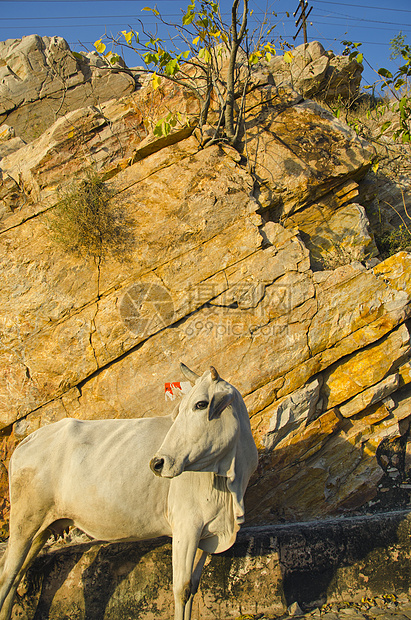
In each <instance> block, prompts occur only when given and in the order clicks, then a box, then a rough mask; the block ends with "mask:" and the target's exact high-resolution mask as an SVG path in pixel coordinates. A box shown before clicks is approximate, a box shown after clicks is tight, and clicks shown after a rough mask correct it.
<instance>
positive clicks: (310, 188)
mask: <svg viewBox="0 0 411 620" xmlns="http://www.w3.org/2000/svg"><path fill="white" fill-rule="evenodd" d="M35 40H36V45H37V43H39V41H38V39H35ZM39 45H40V47H41V44H40V43H39ZM50 45H51V43H50ZM17 47H18V46H17ZM35 49H36V54H37V51H38V49H37V47H36V48H35ZM59 49H60V48H59ZM39 53H40V52H39ZM41 54H43V52H41ZM41 57H42V58H43V57H44V54H43V56H41ZM270 71H271V70H270V67H269V66H268V67H265V68H264V70H261V68H260V69H259V73H258V75H257V74H256V76H257V77H256V82H255V84H254V85H253V89H250V93H249V94H248V96H247V101H246V120H245V124H246V133H245V135H244V139H243V144H242V148H243V150H242V152H241V153H239V152H238V151H236V150H234V149H232V148H230V147H227V146H225V145H223V144H222V145H216V144H214V145H211V146H208V147H207V145H206V146H205V147H203V146H202V144H204V135H205V133H206V132H203V133H202V134H200V131H199V130H198V129H195V122H194V121H195V114H196V104H195V101H193V100H192V99H191V98H190V97H187V96H185V95H183V94H182V93H181V91H180V90H179V89H177V88H175V87H174V86H170V85H163V86H162V87H161V88H160V89H159V90H158V91H155V92H153V91H152V90H151V86H145V87H143V88H141V89H140V90H138V91H135V92H133V93H130V94H127V95H126V96H124V97H122V98H120V99H111V100H109V101H106V102H105V103H104V102H103V103H100V104H99V105H98V106H88V107H87V105H86V106H85V107H81V108H78V109H74V110H72V111H70V112H67V113H66V114H64V116H61V117H60V118H58V120H56V121H55V122H54V123H53V124H51V125H50V127H49V128H48V129H46V130H45V131H44V132H43V133H42V134H41V135H40V136H39V137H37V138H35V139H34V140H31V141H30V142H29V143H28V144H19V147H20V148H18V150H15V151H14V152H10V153H9V154H7V155H5V156H4V157H3V159H2V160H1V161H0V169H1V175H2V186H1V188H0V216H1V221H0V239H1V244H0V253H1V260H0V270H1V280H2V288H1V291H0V298H1V302H0V305H1V307H2V308H3V309H4V312H3V314H2V317H1V325H0V332H1V352H0V428H1V429H2V430H1V453H0V454H1V470H0V485H1V488H2V493H3V497H4V501H3V504H2V507H1V509H2V512H3V520H7V515H8V501H7V497H6V485H7V465H8V461H9V458H10V455H11V453H12V451H13V449H14V447H15V446H16V444H17V443H18V442H19V441H20V440H21V439H22V438H24V437H25V436H27V434H28V433H30V432H32V431H34V430H35V429H36V428H38V427H39V426H42V425H44V424H49V423H51V422H54V421H56V420H59V419H61V418H63V417H66V416H72V417H76V418H81V419H84V418H91V419H95V418H109V417H110V418H111V417H114V418H116V417H130V418H132V417H141V416H151V415H165V414H167V413H169V412H170V411H171V408H172V407H173V405H174V404H173V403H171V402H170V401H169V400H165V396H164V383H165V382H170V381H171V382H172V381H179V380H180V379H181V377H180V375H179V370H178V367H179V362H180V360H181V361H184V362H185V363H186V364H188V365H189V366H190V367H192V368H193V369H194V370H197V371H203V370H204V369H205V368H207V367H208V366H209V365H210V364H213V365H214V366H216V368H217V369H218V371H219V372H220V374H221V375H222V376H223V377H224V378H226V379H227V380H229V381H231V382H232V383H233V384H234V385H235V386H236V387H238V388H239V390H240V391H241V392H242V394H243V395H244V398H245V401H246V404H247V406H248V410H249V414H250V418H251V424H252V428H253V432H254V436H255V439H256V442H257V445H258V447H259V450H260V466H259V470H258V472H257V474H256V475H255V476H254V478H253V480H252V482H251V485H250V487H249V490H248V494H247V503H248V522H249V523H254V524H259V523H274V522H278V521H283V520H287V521H293V520H301V519H307V518H308V519H315V518H318V517H320V516H326V515H338V514H345V513H346V512H350V511H351V512H352V511H359V510H371V509H378V508H384V507H394V506H404V505H406V504H407V503H408V502H409V499H410V496H409V489H410V488H411V487H410V485H409V484H408V483H409V479H408V477H409V474H410V467H411V460H410V453H411V449H410V448H409V444H408V433H409V425H410V421H411V411H410V403H411V388H410V383H411V364H410V358H411V343H410V332H409V324H408V322H407V319H408V316H409V313H410V299H411V255H409V254H407V253H400V254H398V255H395V256H393V257H391V258H389V259H387V260H385V261H383V262H381V261H379V259H378V251H377V248H376V246H375V243H374V239H373V235H372V232H371V231H370V228H369V224H368V220H367V216H366V212H365V209H364V206H363V205H362V204H361V196H360V193H359V189H358V182H359V181H360V180H361V179H362V178H363V177H364V175H365V174H366V173H367V170H368V168H369V166H370V162H371V159H372V155H373V153H372V150H371V148H370V147H369V146H368V144H366V143H364V142H363V141H361V140H360V139H359V138H358V137H357V135H356V134H355V133H354V132H353V131H351V130H350V129H349V128H348V127H347V126H346V125H344V124H342V123H340V122H339V121H337V120H336V119H335V118H333V117H332V116H330V115H329V114H328V113H327V112H325V111H324V110H323V109H322V108H321V107H320V106H319V105H317V104H314V103H313V102H311V101H309V100H307V99H303V96H302V95H301V94H300V93H299V92H296V91H295V90H293V89H292V88H291V86H290V85H289V84H287V83H285V82H284V79H283V76H280V78H278V76H276V74H273V73H271V72H270ZM122 75H123V74H122ZM77 76H78V74H77ZM264 76H265V77H264ZM80 78H81V76H80ZM257 78H258V79H257ZM73 79H75V78H73ZM126 90H127V89H126ZM16 96H17V95H16ZM19 96H20V95H19ZM16 101H17V100H16ZM36 101H38V99H37V100H36ZM25 105H26V103H25V102H22V101H20V100H19V102H16V109H17V110H21V109H23V108H24V106H25ZM169 109H172V110H176V111H179V112H180V114H181V118H182V123H181V125H179V126H177V127H176V128H175V129H174V131H173V132H172V133H171V134H170V135H169V136H167V138H164V137H161V138H156V137H155V136H153V134H151V133H150V132H149V130H148V129H147V127H148V125H147V122H146V121H147V118H161V117H162V116H164V115H165V114H166V113H167V110H169ZM9 119H10V117H8V118H7V123H8V124H9ZM186 119H187V120H188V121H189V122H188V123H185V120H186ZM193 119H194V120H193ZM4 132H5V134H7V130H6V129H5V130H4ZM15 133H16V135H17V137H21V135H22V134H19V132H18V131H17V130H16V129H15ZM12 135H13V132H12V130H10V131H9V137H10V139H16V138H13V137H12ZM6 143H7V141H5V144H6ZM11 150H13V149H11ZM87 170H94V171H98V172H99V174H100V175H101V176H102V178H103V179H105V181H106V184H107V186H108V187H109V189H110V191H111V192H112V196H113V197H112V198H111V203H112V205H113V206H115V208H116V213H117V215H118V217H120V216H121V218H122V221H123V222H124V223H125V225H126V226H127V232H128V242H129V243H128V247H127V249H126V250H125V251H124V256H123V257H122V258H123V260H121V261H120V260H118V259H116V258H113V257H112V256H110V255H107V256H106V257H104V259H103V260H95V259H93V258H91V257H88V258H87V257H86V258H84V257H83V258H81V257H78V256H75V255H71V254H68V253H67V252H66V251H65V250H64V249H63V248H62V247H61V246H60V245H58V243H57V242H56V240H55V239H54V237H53V235H52V234H51V231H50V225H51V224H50V222H51V219H52V218H53V213H55V207H56V205H57V203H58V201H59V199H60V193H59V190H61V189H64V188H65V187H66V186H67V185H68V184H69V182H70V181H72V180H76V179H77V180H80V179H82V178H84V174H85V172H86V171H87Z"/></svg>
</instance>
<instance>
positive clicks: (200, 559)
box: [184, 549, 208, 620]
mask: <svg viewBox="0 0 411 620" xmlns="http://www.w3.org/2000/svg"><path fill="white" fill-rule="evenodd" d="M207 555H208V553H207V552H206V551H202V550H201V549H197V552H196V556H195V558H194V570H193V572H192V574H191V588H190V590H191V594H190V598H189V599H188V601H187V603H186V608H185V611H184V620H190V619H191V610H192V607H193V599H194V595H195V594H196V593H197V590H198V586H199V583H200V577H201V573H202V571H203V567H204V562H205V561H206V558H207Z"/></svg>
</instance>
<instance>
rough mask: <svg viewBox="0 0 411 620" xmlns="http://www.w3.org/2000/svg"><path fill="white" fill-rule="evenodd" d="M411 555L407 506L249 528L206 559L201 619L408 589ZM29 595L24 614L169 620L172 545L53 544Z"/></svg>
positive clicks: (26, 617) (31, 579)
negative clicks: (386, 511)
mask: <svg viewBox="0 0 411 620" xmlns="http://www.w3.org/2000/svg"><path fill="white" fill-rule="evenodd" d="M76 542H77V544H75V543H76ZM73 543H74V544H73ZM410 555H411V549H410V519H409V516H407V515H406V514H405V513H403V512H402V513H401V512H399V513H391V514H386V515H384V516H379V515H376V516H374V517H356V518H346V519H334V520H332V519H331V520H330V519H328V520H326V521H319V522H311V523H298V524H294V525H277V526H270V527H265V528H248V529H245V530H242V531H241V532H240V534H239V536H238V540H237V543H236V544H235V546H234V547H232V548H231V549H230V550H228V551H226V552H225V553H222V554H218V555H214V556H210V558H209V560H208V561H207V563H206V565H205V568H204V571H203V576H202V579H201V583H200V589H199V591H198V593H197V595H196V598H195V599H194V606H193V620H199V619H200V618H201V619H202V620H211V619H218V620H226V619H227V618H236V617H237V618H238V617H239V616H245V617H248V616H247V614H250V617H252V618H254V617H260V616H259V614H261V615H262V614H264V617H272V616H270V614H275V615H276V616H280V615H282V614H284V612H286V611H287V609H288V608H289V607H290V606H292V605H293V604H295V603H298V605H299V607H301V608H302V609H303V610H304V611H307V610H312V609H313V608H318V607H320V606H322V605H324V604H325V603H328V604H332V603H336V604H339V605H342V604H344V603H345V602H346V601H351V602H357V603H359V602H360V601H361V599H363V598H367V599H372V598H373V597H375V596H380V597H381V596H383V595H391V596H392V593H393V592H395V594H396V595H397V596H398V595H401V594H407V595H408V593H409V583H410V581H409V566H410ZM20 594H21V595H22V597H21V598H19V599H18V601H17V602H16V605H15V613H16V617H18V618H20V620H31V618H52V619H53V620H63V619H66V618H70V619H71V620H77V619H79V620H80V619H84V618H90V619H91V618H103V617H104V618H105V619H108V620H116V619H118V618H129V619H130V620H131V619H134V618H139V619H140V620H154V619H155V620H168V619H169V618H170V609H172V608H173V595H172V586H171V545H170V543H169V542H167V541H164V539H158V540H156V541H151V542H144V543H134V544H130V543H128V544H125V543H123V544H111V545H108V544H94V545H93V544H91V543H81V544H79V541H78V540H77V541H76V539H74V540H72V541H71V544H70V545H69V546H68V547H67V546H66V547H65V546H64V543H63V542H61V541H60V542H59V543H53V544H52V545H51V546H50V547H49V549H48V550H47V553H45V554H44V555H42V556H41V557H39V558H38V559H37V560H36V562H35V564H34V565H33V567H32V569H31V570H30V571H29V573H28V575H27V578H26V580H25V582H24V584H22V586H21V587H20ZM380 613H383V612H382V611H381V612H380ZM318 616H319V613H318Z"/></svg>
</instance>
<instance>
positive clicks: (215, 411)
mask: <svg viewBox="0 0 411 620" xmlns="http://www.w3.org/2000/svg"><path fill="white" fill-rule="evenodd" d="M232 400H233V394H232V393H231V392H217V393H216V394H213V396H212V397H211V402H210V406H209V409H208V419H209V420H212V419H213V418H218V416H219V415H221V413H222V412H223V411H224V409H225V408H226V407H228V405H229V404H230V403H231V401H232Z"/></svg>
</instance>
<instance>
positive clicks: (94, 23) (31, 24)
mask: <svg viewBox="0 0 411 620" xmlns="http://www.w3.org/2000/svg"><path fill="white" fill-rule="evenodd" d="M249 1H250V8H253V10H254V16H255V17H257V18H258V17H259V16H262V15H263V14H264V12H265V11H266V10H267V11H268V14H269V15H270V22H271V23H272V25H275V26H276V27H275V29H274V31H273V33H272V37H273V41H274V42H275V41H276V39H277V38H278V37H280V36H281V37H283V38H284V39H285V40H287V41H290V42H293V36H294V34H295V33H296V30H297V29H296V27H295V24H294V21H295V19H294V18H293V16H292V13H293V11H295V10H296V9H297V6H298V0H274V1H273V2H269V3H267V4H265V3H264V2H261V3H260V2H259V1H258V0H249ZM308 3H309V7H311V6H312V7H313V8H312V11H311V13H310V16H309V24H308V39H309V40H318V41H321V42H322V44H323V45H324V47H325V48H326V49H332V50H333V51H334V52H335V53H341V51H342V50H343V48H344V46H343V45H342V44H341V41H343V40H345V39H348V40H351V41H354V42H362V46H361V51H362V52H363V54H364V59H365V61H366V62H365V69H364V73H363V76H364V83H365V84H366V83H373V82H374V81H375V79H377V76H376V75H375V73H374V72H373V70H372V68H371V67H373V68H374V69H378V68H380V67H386V68H390V69H391V70H392V69H393V67H395V66H396V64H398V61H397V63H392V62H391V61H390V60H389V55H390V46H389V42H390V40H391V39H392V38H393V37H395V36H396V35H398V34H399V32H400V31H401V32H402V33H403V35H405V36H406V40H407V42H408V43H409V44H411V2H410V0H391V2H390V3H389V4H388V3H387V2H386V0H358V2H355V0H340V1H337V0H333V1H331V0H330V1H328V0H308ZM187 4H188V1H187V2H183V1H182V2H175V1H174V0H159V1H158V2H151V1H150V0H106V1H105V0H65V1H57V0H43V1H37V0H24V1H22V0H13V1H5V0H0V15H1V20H0V40H1V41H4V40H6V39H19V38H22V37H23V36H26V35H29V34H39V35H41V36H44V35H47V36H54V35H58V36H61V37H64V38H65V39H66V40H67V41H68V43H69V44H70V47H71V48H72V49H73V50H75V51H81V50H82V49H84V47H86V48H88V49H93V43H94V41H96V40H97V39H99V38H100V37H101V36H103V35H104V33H105V32H108V33H111V34H113V35H116V34H117V33H118V32H119V31H121V30H123V29H128V26H132V27H134V28H135V29H136V30H139V29H140V26H139V24H138V19H143V21H144V22H145V24H146V25H147V27H150V25H152V24H153V18H152V16H151V14H149V13H147V12H144V11H142V8H143V7H145V6H155V5H156V6H157V8H158V9H159V10H160V11H161V13H162V14H163V15H164V16H166V17H167V18H168V19H170V20H174V21H178V20H179V18H180V17H179V16H180V15H181V9H182V8H185V7H186V6H187ZM220 5H221V7H222V11H223V14H226V16H227V19H228V18H229V11H230V7H231V2H230V1H228V0H222V1H221V3H220ZM273 12H276V13H277V16H275V15H273V14H272V13H273ZM287 12H288V13H289V17H288V16H287ZM302 42H303V39H302V33H300V35H299V36H298V37H297V39H296V41H295V44H299V43H302ZM126 61H127V62H128V64H129V66H133V65H141V64H142V62H141V60H139V59H138V58H136V57H134V56H128V57H127V58H126ZM368 63H369V64H368ZM369 65H370V66H369Z"/></svg>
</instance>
